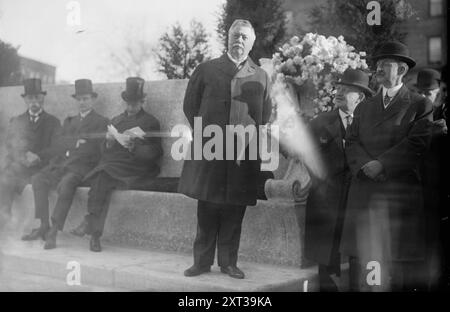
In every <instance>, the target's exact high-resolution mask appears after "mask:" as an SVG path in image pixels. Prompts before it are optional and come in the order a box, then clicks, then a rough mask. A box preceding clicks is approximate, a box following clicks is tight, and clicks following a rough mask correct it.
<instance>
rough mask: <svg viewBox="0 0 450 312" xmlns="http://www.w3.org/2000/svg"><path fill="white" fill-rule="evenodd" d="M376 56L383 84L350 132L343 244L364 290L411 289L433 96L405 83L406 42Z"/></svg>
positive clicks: (420, 257) (419, 255)
mask: <svg viewBox="0 0 450 312" xmlns="http://www.w3.org/2000/svg"><path fill="white" fill-rule="evenodd" d="M373 59H374V61H375V62H376V67H377V71H376V78H377V80H378V82H379V83H380V84H381V85H382V88H381V89H380V91H379V92H378V93H377V95H375V96H374V97H373V98H370V99H367V100H366V101H364V102H363V103H361V104H360V105H358V107H357V108H356V110H355V113H354V119H353V123H352V125H351V126H350V129H349V131H347V136H346V155H347V160H348V164H349V167H350V170H351V172H352V175H353V178H352V182H351V185H350V190H349V194H348V206H347V212H346V218H345V221H344V234H343V241H342V251H343V253H344V254H346V255H349V256H352V257H355V258H354V259H355V262H357V263H358V264H359V265H358V267H359V268H360V270H359V272H357V273H355V274H353V277H355V276H357V277H358V278H356V279H357V280H356V281H355V282H356V285H357V287H358V288H359V290H361V289H363V290H364V289H367V290H393V291H410V290H414V289H417V288H418V287H420V286H421V283H422V282H423V281H421V280H420V278H419V275H420V274H421V273H423V272H421V271H423V270H420V269H419V268H421V266H422V265H423V261H424V259H425V246H424V243H425V232H424V230H425V229H424V227H425V223H424V206H423V194H422V188H421V183H420V171H419V165H420V162H421V160H422V159H423V155H424V153H425V152H426V150H427V148H428V147H429V142H430V138H431V124H432V120H433V119H432V118H433V116H432V104H431V103H430V101H429V100H428V99H426V98H424V97H422V96H420V95H418V94H416V93H413V92H411V91H410V90H408V88H407V87H406V86H405V85H403V83H402V78H403V77H404V76H405V74H406V73H407V72H408V70H409V69H410V68H412V67H414V66H415V64H416V63H415V61H414V60H413V59H412V58H411V57H410V55H409V50H408V48H407V46H405V45H404V44H402V43H400V42H386V43H384V44H383V45H382V46H381V48H380V49H379V50H378V52H377V54H376V55H375V56H374V57H373ZM369 273H371V274H370V275H369ZM368 277H370V278H368Z"/></svg>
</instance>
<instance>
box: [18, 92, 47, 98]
mask: <svg viewBox="0 0 450 312" xmlns="http://www.w3.org/2000/svg"><path fill="white" fill-rule="evenodd" d="M36 94H43V95H47V91H41V92H37V93H22V94H21V96H22V97H26V96H27V95H36Z"/></svg>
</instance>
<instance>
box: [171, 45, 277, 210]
mask: <svg viewBox="0 0 450 312" xmlns="http://www.w3.org/2000/svg"><path fill="white" fill-rule="evenodd" d="M269 93H270V90H269V77H268V75H267V74H266V72H265V71H264V70H262V69H261V68H260V67H258V66H257V65H255V64H254V63H253V61H252V60H251V59H250V58H248V59H247V61H246V62H245V64H244V66H243V67H242V69H240V70H239V71H238V69H237V67H236V65H235V64H234V63H233V62H232V61H231V60H230V59H229V58H228V56H227V55H226V54H224V55H223V56H221V57H220V58H217V59H213V60H210V61H207V62H205V63H202V64H200V65H199V66H197V68H196V69H195V71H194V73H193V75H192V77H191V78H190V80H189V83H188V87H187V89H186V94H185V98H184V104H183V110H184V113H185V115H186V117H187V120H188V121H189V124H190V125H191V127H192V128H194V117H201V118H202V130H203V129H204V128H205V127H206V126H208V125H217V126H218V127H220V128H221V130H222V133H223V135H224V136H225V133H226V125H229V124H230V112H231V109H230V108H231V105H232V102H233V103H234V104H236V105H240V107H242V108H243V109H242V110H241V113H242V115H241V116H240V118H241V120H243V121H245V122H243V123H242V125H244V126H247V125H248V124H253V125H255V126H256V127H258V126H259V125H263V124H265V123H267V122H268V120H269V117H270V114H271V101H270V96H269ZM233 125H234V124H233ZM209 139H210V138H200V139H199V140H196V138H195V133H194V140H193V141H192V142H191V152H193V151H194V147H195V145H196V142H197V143H198V141H201V142H200V144H199V146H201V147H203V146H204V144H205V143H206V142H207V141H208V140H209ZM225 141H226V139H225V137H224V138H223V143H224V146H223V149H222V151H223V157H222V159H223V160H219V159H213V160H207V159H205V158H204V157H202V159H200V160H195V159H194V155H193V154H192V153H191V158H190V160H188V159H187V160H185V161H184V165H183V171H182V174H181V178H180V182H179V189H178V191H179V192H180V193H183V194H185V195H187V196H189V197H192V198H195V199H198V200H202V201H208V202H213V203H220V204H232V205H255V204H256V197H257V181H258V177H259V174H260V165H261V161H260V159H259V157H258V159H256V160H249V158H248V146H247V151H246V160H243V161H241V162H240V164H238V163H237V162H236V161H235V160H226V146H225Z"/></svg>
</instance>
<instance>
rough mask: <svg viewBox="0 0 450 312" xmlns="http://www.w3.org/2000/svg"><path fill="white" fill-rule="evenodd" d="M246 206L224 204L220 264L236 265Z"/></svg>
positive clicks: (219, 234) (219, 244)
mask: <svg viewBox="0 0 450 312" xmlns="http://www.w3.org/2000/svg"><path fill="white" fill-rule="evenodd" d="M245 210H246V206H240V205H222V207H221V208H220V219H219V232H218V241H217V248H218V264H219V266H221V267H226V266H229V265H231V266H236V264H237V260H238V253H239V243H240V240H241V229H242V220H243V219H244V215H245Z"/></svg>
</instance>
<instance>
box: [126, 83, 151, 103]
mask: <svg viewBox="0 0 450 312" xmlns="http://www.w3.org/2000/svg"><path fill="white" fill-rule="evenodd" d="M144 83H145V80H144V79H142V78H140V77H129V78H127V81H126V88H125V91H123V92H122V99H123V100H124V101H125V102H129V101H138V100H141V99H143V98H144V97H145V96H146V94H145V93H144Z"/></svg>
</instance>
